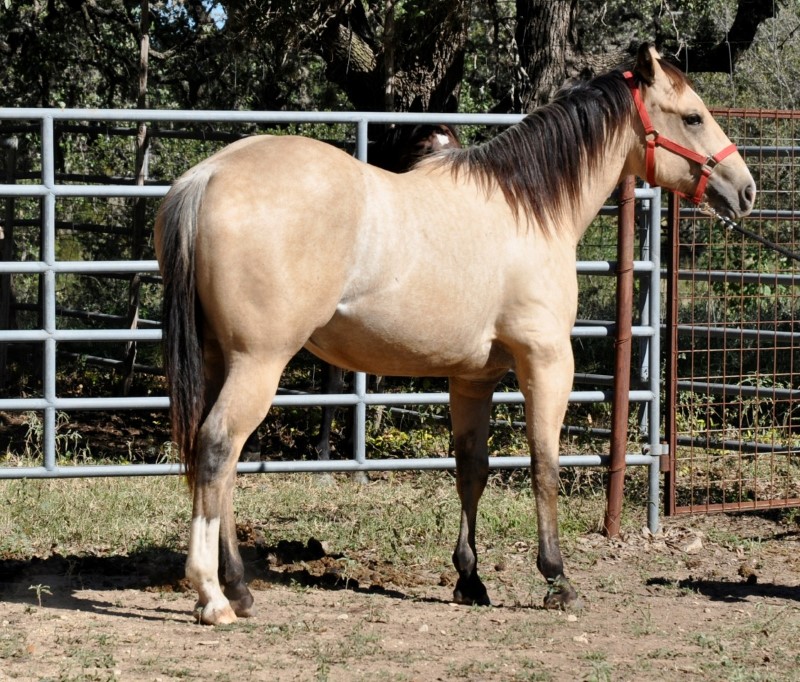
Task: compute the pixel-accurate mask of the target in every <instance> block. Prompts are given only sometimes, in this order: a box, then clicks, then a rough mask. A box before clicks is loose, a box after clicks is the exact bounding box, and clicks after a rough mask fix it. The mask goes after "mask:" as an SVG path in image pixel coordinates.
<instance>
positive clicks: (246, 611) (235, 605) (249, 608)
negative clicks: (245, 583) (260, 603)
mask: <svg viewBox="0 0 800 682" xmlns="http://www.w3.org/2000/svg"><path fill="white" fill-rule="evenodd" d="M230 601H231V608H232V609H233V612H234V613H235V614H236V615H237V616H238V617H239V618H252V617H253V616H255V615H256V607H255V600H254V599H253V597H252V596H250V595H249V594H248V595H246V596H245V597H242V598H241V599H236V600H234V599H231V600H230Z"/></svg>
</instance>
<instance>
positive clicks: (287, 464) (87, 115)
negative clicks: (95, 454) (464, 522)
mask: <svg viewBox="0 0 800 682" xmlns="http://www.w3.org/2000/svg"><path fill="white" fill-rule="evenodd" d="M520 118H521V116H519V115H488V114H404V113H403V114H401V113H352V112H313V113H312V112H305V113H304V112H226V111H154V110H94V109H92V110H86V109H63V110H61V109H2V108H0V121H6V122H8V121H38V122H39V124H40V131H41V133H40V134H41V179H40V181H39V182H38V183H34V184H1V185H0V197H6V198H8V197H39V198H41V201H42V257H41V260H38V261H24V262H23V261H5V262H2V261H0V276H2V275H3V274H6V275H8V274H11V273H15V274H20V273H23V274H38V275H40V276H41V277H42V280H43V285H42V286H43V296H42V308H43V309H42V311H41V314H42V318H41V319H42V325H41V328H39V329H26V330H9V329H0V343H11V342H15V343H20V342H26V343H30V342H34V343H41V344H43V391H42V395H41V396H38V397H16V398H14V397H8V396H3V397H0V411H37V412H41V413H42V414H43V415H44V417H43V431H44V436H43V461H42V463H41V465H40V466H26V467H0V478H23V477H25V478H56V477H89V476H134V475H136V476H150V475H162V474H176V473H180V470H181V469H180V467H179V466H178V465H177V464H131V465H91V466H82V465H81V466H79V465H75V466H60V465H59V463H58V461H57V457H56V433H57V426H56V415H57V413H58V412H59V411H75V410H100V409H102V410H131V409H155V410H162V409H163V410H166V408H167V407H168V399H167V398H166V397H162V396H153V397H106V398H68V397H62V396H59V395H58V391H57V389H56V376H57V369H58V366H57V353H56V350H57V345H58V344H59V343H62V342H75V341H91V342H97V343H102V342H110V341H125V342H128V341H132V342H136V341H151V342H152V341H158V340H160V338H161V331H160V330H159V329H149V328H145V329H142V328H137V329H105V330H69V329H60V328H59V327H58V324H57V315H56V277H57V275H61V274H65V273H81V274H90V273H94V274H99V273H105V274H108V273H129V274H130V273H150V274H157V273H158V267H157V264H156V262H155V261H154V260H143V261H141V260H140V261H124V260H114V261H74V260H60V259H58V258H57V257H56V249H55V244H56V227H55V226H56V214H57V207H58V201H59V200H60V199H63V198H69V197H106V198H113V197H161V196H163V195H164V194H166V192H167V190H168V187H167V186H153V185H138V186H137V185H125V184H106V185H90V184H86V183H83V184H65V183H63V182H57V181H56V172H55V168H56V135H55V126H56V125H57V124H65V123H67V122H106V123H108V122H126V123H134V124H136V123H138V122H150V123H155V122H185V123H201V122H205V123H250V124H252V123H255V124H288V123H292V124H304V123H314V124H319V123H325V124H348V125H352V126H354V127H355V155H356V156H357V157H358V158H359V159H361V160H366V158H367V140H368V137H367V132H368V126H369V125H370V124H408V123H448V124H455V125H482V126H485V125H497V126H505V125H510V124H513V123H516V122H517V121H519V120H520ZM635 196H636V199H637V201H638V202H639V205H640V207H641V209H642V211H641V212H640V216H641V220H642V223H641V229H640V237H641V239H640V241H641V253H640V256H639V259H637V260H635V261H634V264H633V271H634V275H635V276H636V277H637V278H638V279H639V283H640V296H639V311H638V315H637V317H638V324H634V325H633V327H632V330H631V332H632V336H633V337H634V338H636V339H637V340H638V342H639V344H640V345H641V346H642V353H641V357H642V363H641V366H640V367H639V368H638V377H637V380H636V381H635V382H634V383H635V385H636V386H637V388H634V389H633V390H630V391H629V392H628V398H629V400H630V401H632V402H634V403H643V404H644V406H645V407H646V409H645V410H643V412H642V414H643V417H642V421H641V424H642V431H643V436H642V441H643V443H644V445H643V448H642V452H641V454H630V453H629V454H627V455H626V456H625V463H626V464H627V465H642V466H647V467H649V472H650V474H649V489H650V493H649V502H648V524H649V527H650V528H651V530H653V531H655V530H656V529H657V528H658V523H659V521H658V514H659V511H658V510H659V484H660V481H659V461H660V454H661V451H660V444H659V443H660V435H659V428H660V423H661V415H660V398H659V395H660V368H659V367H660V336H659V333H660V330H659V324H660V319H661V313H660V296H659V290H660V243H661V242H660V203H661V200H660V190H658V189H657V188H656V189H650V188H646V187H645V188H644V189H636V191H635ZM613 210H614V209H613V208H607V209H606V210H605V213H609V212H612V211H613ZM577 269H578V274H595V275H597V274H608V275H611V274H613V273H614V270H615V263H614V262H613V261H611V260H606V261H579V262H578V266H577ZM613 334H614V324H613V323H612V322H591V323H580V324H577V325H576V326H575V328H574V329H573V336H574V337H595V338H600V337H609V336H613ZM354 384H355V386H354V391H353V392H352V393H342V394H336V395H279V396H277V397H276V399H275V402H274V405H275V406H278V407H281V406H300V407H307V406H320V405H326V404H328V405H342V406H352V407H353V408H354V409H355V425H354V438H353V441H354V448H353V456H352V459H349V460H342V461H327V462H319V461H308V460H302V461H300V460H297V461H282V462H240V463H239V465H238V471H239V472H241V473H264V472H297V471H330V472H334V471H338V472H353V471H376V470H399V469H452V468H454V467H455V459H454V458H452V457H447V458H427V459H426V458H416V459H411V458H409V459H402V460H396V459H368V458H367V455H366V447H365V446H366V439H365V429H366V408H367V406H370V405H412V404H413V405H431V404H446V403H447V402H448V395H447V394H446V393H405V394H391V393H368V392H367V387H366V376H365V375H364V374H357V375H356V380H355V382H354ZM611 394H612V391H611V390H589V391H577V390H576V391H573V392H572V393H571V394H570V401H572V402H587V403H588V402H609V401H610V400H611ZM494 402H495V404H500V403H521V402H522V395H521V393H519V392H498V393H495V395H494ZM607 463H608V455H601V454H582V455H570V456H562V457H561V458H560V464H561V465H562V466H604V465H607ZM529 464H530V458H529V457H491V458H490V466H491V467H492V468H515V467H527V466H529Z"/></svg>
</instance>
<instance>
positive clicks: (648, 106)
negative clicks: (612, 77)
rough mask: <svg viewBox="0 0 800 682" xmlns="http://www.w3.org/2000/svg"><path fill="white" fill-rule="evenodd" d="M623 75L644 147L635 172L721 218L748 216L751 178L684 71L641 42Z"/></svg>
mask: <svg viewBox="0 0 800 682" xmlns="http://www.w3.org/2000/svg"><path fill="white" fill-rule="evenodd" d="M626 77H627V78H628V82H629V85H630V87H631V92H632V93H633V97H634V101H635V102H636V106H637V109H638V115H637V118H638V120H639V122H640V125H639V134H640V136H641V140H642V147H643V149H644V154H642V155H641V158H640V159H639V160H638V164H639V165H640V168H638V169H637V173H638V174H639V175H641V176H642V177H645V178H647V181H648V182H649V183H650V184H654V185H655V184H657V185H664V186H665V187H668V188H670V189H673V190H675V191H677V192H679V193H681V194H683V195H684V196H686V197H687V198H689V199H690V200H691V201H693V202H694V203H696V204H699V203H701V202H702V201H706V202H708V204H709V205H710V206H711V207H712V208H713V209H715V210H716V211H717V212H718V213H719V214H721V215H723V216H725V217H728V218H739V217H741V216H744V215H747V214H748V213H749V212H750V211H751V210H752V208H753V202H754V200H755V196H756V185H755V182H753V177H752V176H751V175H750V171H749V170H748V169H747V165H746V164H745V162H744V160H743V159H742V157H741V156H740V155H739V153H738V152H737V151H736V146H735V145H734V144H732V143H731V141H730V140H729V139H728V137H727V136H726V135H725V133H724V132H722V129H721V128H720V127H719V125H718V124H717V122H716V121H715V120H714V119H713V117H712V116H711V114H710V113H709V111H708V109H707V108H706V106H705V104H703V102H702V100H701V99H700V97H698V95H697V93H695V92H694V90H692V88H691V86H690V85H689V82H688V80H687V79H686V77H685V76H684V75H683V73H682V72H681V71H680V70H679V69H677V68H676V67H674V66H672V65H670V64H668V63H667V62H664V61H661V59H660V57H659V55H658V52H656V51H655V49H653V48H652V47H650V46H648V45H642V46H641V48H639V54H638V56H637V60H636V66H635V67H634V70H633V73H630V72H628V73H626ZM642 171H643V172H642Z"/></svg>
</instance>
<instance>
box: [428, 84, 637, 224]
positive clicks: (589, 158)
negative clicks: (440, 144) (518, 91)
mask: <svg viewBox="0 0 800 682" xmlns="http://www.w3.org/2000/svg"><path fill="white" fill-rule="evenodd" d="M632 106H633V99H632V97H631V93H630V90H629V87H628V85H627V83H626V82H625V79H624V78H623V75H622V72H621V71H614V72H611V73H608V74H606V75H603V76H599V77H597V78H594V79H593V80H590V81H586V82H581V83H577V84H575V85H571V86H569V87H567V88H565V89H563V90H561V91H560V92H559V93H558V94H557V95H556V97H555V99H554V100H553V101H552V102H550V103H549V104H547V105H545V106H543V107H540V108H539V109H537V110H536V111H534V112H533V113H531V114H529V115H528V116H526V117H525V118H524V119H523V120H522V121H520V122H519V123H517V124H516V125H514V126H511V127H510V128H508V129H506V130H505V131H504V132H503V133H501V134H500V135H498V136H497V137H496V138H494V139H492V140H490V141H489V142H486V143H485V144H482V145H479V146H476V147H472V148H470V149H465V150H454V151H452V152H450V153H448V154H446V155H445V156H444V159H446V160H447V162H449V163H450V164H451V165H452V170H453V173H454V174H455V175H456V176H457V175H458V174H460V173H462V172H464V173H466V174H467V175H469V176H471V177H473V178H475V179H477V181H478V183H479V185H480V186H481V187H482V188H483V190H484V191H486V192H487V193H489V192H490V191H492V190H493V189H494V188H495V187H499V188H500V189H501V190H502V192H503V194H504V195H505V198H506V201H508V203H509V205H510V206H511V209H512V210H513V212H514V214H515V216H516V217H517V218H519V216H520V213H521V214H523V215H524V216H525V217H526V218H527V220H528V222H535V223H537V224H538V225H540V226H541V227H542V229H544V230H545V231H546V230H547V226H548V225H549V224H551V223H552V221H553V220H555V219H557V218H558V217H559V216H560V215H562V214H563V210H564V209H565V208H566V207H567V206H568V205H569V204H570V203H572V202H573V201H574V199H575V198H577V196H578V195H579V193H580V191H581V187H580V185H581V182H582V180H583V178H584V173H585V172H586V171H589V172H591V171H593V170H595V169H596V168H597V166H598V165H599V164H600V163H601V161H602V159H601V151H602V149H603V146H604V145H605V143H606V141H607V140H608V138H609V137H610V136H614V135H616V134H617V133H618V132H619V131H620V130H621V128H622V127H623V126H624V125H626V124H627V123H628V122H629V120H630V114H631V109H632Z"/></svg>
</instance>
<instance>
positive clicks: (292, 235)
mask: <svg viewBox="0 0 800 682" xmlns="http://www.w3.org/2000/svg"><path fill="white" fill-rule="evenodd" d="M630 174H635V175H638V176H639V177H643V178H647V179H648V181H650V182H651V184H660V185H663V186H665V187H667V188H669V189H672V190H674V191H678V192H681V193H682V194H684V195H686V196H688V197H689V198H691V199H692V200H693V201H696V202H699V201H701V200H702V201H704V202H707V203H708V205H709V206H710V207H711V208H713V209H714V210H716V211H717V212H718V213H719V214H720V215H723V216H725V217H728V218H730V219H737V218H739V217H741V216H743V215H746V214H747V213H749V212H750V210H751V209H752V207H753V202H754V200H755V193H756V188H755V183H754V182H753V178H752V176H751V175H750V172H749V170H748V169H747V166H746V164H745V163H744V161H743V160H742V158H741V156H740V155H739V153H738V152H737V151H736V147H735V145H733V144H731V142H730V140H729V139H728V138H727V137H726V136H725V134H724V133H723V131H722V129H721V128H720V127H719V125H718V124H717V123H716V121H715V120H714V119H713V118H712V116H711V115H710V114H709V112H708V110H707V108H706V107H705V105H704V104H703V102H702V101H701V99H700V98H699V96H698V95H697V94H696V93H695V92H694V90H693V89H692V87H691V85H690V84H689V82H688V80H687V78H686V76H685V75H684V74H683V73H682V72H681V71H680V70H679V69H678V68H677V67H675V66H672V65H671V64H669V63H668V62H667V61H665V60H662V59H661V58H660V56H659V55H658V53H657V52H656V51H655V50H654V49H653V48H650V47H649V46H647V45H643V46H641V48H640V49H639V51H638V54H637V56H636V58H635V60H634V62H633V63H632V65H631V67H630V70H628V71H623V70H615V71H612V72H610V73H606V74H604V75H601V76H598V77H596V78H594V79H592V80H589V81H584V82H579V83H576V84H573V85H571V86H569V87H567V88H565V89H563V90H562V91H560V93H558V94H557V96H556V97H555V98H554V100H553V101H552V102H550V103H549V104H547V105H545V106H543V107H541V108H539V109H537V110H535V111H533V112H532V113H531V114H529V115H528V116H526V117H525V118H524V119H523V120H522V121H521V122H520V123H518V124H516V125H514V126H511V127H510V128H508V129H506V130H504V131H503V132H502V133H501V134H499V135H498V136H496V137H495V138H493V139H491V140H489V141H488V142H485V143H483V144H480V145H476V146H473V147H470V148H468V149H462V150H448V151H445V152H442V153H440V154H435V155H432V156H429V157H427V158H426V159H425V160H424V161H422V162H421V163H420V164H418V165H417V166H416V167H415V168H414V169H413V170H411V171H410V172H408V173H403V174H394V173H388V172H385V171H383V170H380V169H377V168H373V167H370V166H368V165H366V164H363V163H361V162H359V161H357V160H356V159H354V158H353V157H351V156H350V155H348V154H347V153H345V152H343V151H341V150H338V149H336V148H334V147H332V146H330V145H326V144H325V143H322V142H318V141H314V140H310V139H307V138H303V137H270V136H257V137H252V138H247V139H244V140H240V141H238V142H235V143H233V144H231V145H230V146H228V147H226V148H224V149H223V150H221V151H219V152H217V153H216V154H215V155H213V156H211V157H210V158H208V159H206V160H205V161H203V162H201V163H199V164H198V165H196V166H195V167H193V168H191V169H190V170H188V171H187V172H186V173H184V174H183V175H182V176H181V177H180V178H179V179H178V180H177V181H176V182H175V184H174V185H173V187H172V188H171V190H170V191H169V193H168V194H167V196H166V197H165V199H164V201H163V203H162V205H161V206H160V207H159V212H158V215H157V218H156V224H155V237H156V241H155V245H156V253H157V257H158V261H159V264H160V269H161V272H162V275H163V278H164V302H163V324H164V328H163V329H164V332H163V333H164V352H165V369H166V372H167V377H168V382H169V396H170V400H171V419H172V428H173V438H174V440H175V442H176V443H177V444H178V446H179V448H180V451H181V454H182V461H183V464H184V467H185V472H186V477H187V480H188V484H189V487H190V490H191V492H192V496H193V509H192V521H191V528H190V531H189V548H188V553H187V559H186V575H187V577H188V579H189V581H190V582H191V584H192V585H193V586H194V588H195V589H196V590H197V592H198V608H199V614H200V615H199V619H200V621H201V622H203V623H208V624H221V623H230V622H233V621H235V620H236V619H237V617H247V616H251V615H253V613H254V602H253V597H252V595H251V593H250V591H249V590H248V588H247V585H246V584H245V581H244V568H243V563H242V559H241V556H240V554H239V550H238V547H237V542H236V529H235V520H234V513H233V500H232V491H233V485H234V481H235V476H236V462H237V459H238V456H239V452H240V450H241V447H242V444H243V443H244V441H245V439H246V438H247V436H248V435H249V434H250V433H251V432H252V431H253V430H254V429H255V428H256V426H258V424H259V423H260V421H261V420H262V418H263V417H264V416H265V414H266V413H267V411H268V409H269V407H270V403H271V401H272V399H273V397H274V395H275V393H276V390H277V388H278V383H279V380H280V377H281V373H282V370H283V368H284V366H285V365H286V363H287V362H288V361H289V359H290V358H291V357H292V356H293V355H294V354H295V353H296V352H298V351H299V350H300V349H301V348H303V347H305V348H307V349H309V350H310V351H311V352H312V353H314V354H315V355H317V356H318V357H320V358H321V359H323V360H324V361H326V362H329V363H331V364H334V365H337V366H340V367H345V368H348V369H351V370H358V371H364V372H368V373H371V374H380V375H402V376H415V375H416V376H441V377H447V378H448V381H449V395H450V415H451V428H452V433H453V448H454V454H455V459H456V489H457V492H458V496H459V499H460V503H461V518H460V528H459V532H458V537H457V540H456V547H455V551H454V553H453V564H454V566H455V568H456V570H457V573H458V578H457V581H456V585H455V588H454V592H453V600H454V601H455V602H457V603H460V604H470V605H488V604H490V603H491V602H490V599H489V596H488V594H487V590H486V587H485V585H484V584H483V582H482V580H481V578H480V576H479V574H478V554H477V550H476V545H475V535H476V517H477V510H478V503H479V499H480V497H481V494H482V492H483V490H484V487H485V486H486V483H487V479H488V473H489V464H488V445H487V441H488V436H489V421H490V413H491V408H492V393H493V390H494V387H495V385H496V383H497V382H498V381H499V380H500V378H501V377H503V376H504V375H505V374H506V372H507V371H509V369H512V368H513V369H514V370H515V371H516V375H517V378H518V382H519V387H520V390H521V391H522V393H523V395H524V398H525V416H526V436H527V440H528V444H529V447H530V453H531V474H532V475H531V479H532V488H533V493H534V497H535V502H536V516H537V523H538V529H539V533H538V534H539V537H538V556H537V561H536V564H537V568H538V570H539V571H540V573H541V574H542V576H543V577H544V579H545V581H546V583H547V589H546V593H545V596H544V600H543V606H544V607H545V608H563V609H567V608H572V607H575V606H577V605H578V604H580V600H579V597H578V594H577V592H576V590H575V588H574V587H573V586H572V584H571V583H570V581H569V579H568V578H567V577H566V575H565V572H564V563H563V559H562V555H561V550H560V545H559V534H558V518H557V506H556V503H557V497H558V489H559V485H558V480H559V466H558V450H559V431H560V425H561V422H562V421H563V418H564V415H565V411H566V407H567V402H568V396H569V392H570V388H571V384H572V378H573V370H574V360H573V357H572V348H571V342H570V331H571V329H572V326H573V323H574V321H575V317H576V312H577V295H578V291H577V276H576V268H575V264H576V249H577V244H578V240H579V239H580V238H581V236H582V235H583V233H584V231H585V230H586V228H587V227H588V225H589V223H590V222H591V220H592V219H593V217H594V216H595V215H596V214H597V212H598V210H599V209H600V208H601V207H602V205H603V203H604V201H605V200H606V198H607V197H608V196H609V195H610V194H611V192H612V191H613V190H614V188H615V187H616V185H617V184H618V183H619V181H620V178H622V177H624V176H627V175H630ZM321 252H324V253H325V258H320V253H321Z"/></svg>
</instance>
